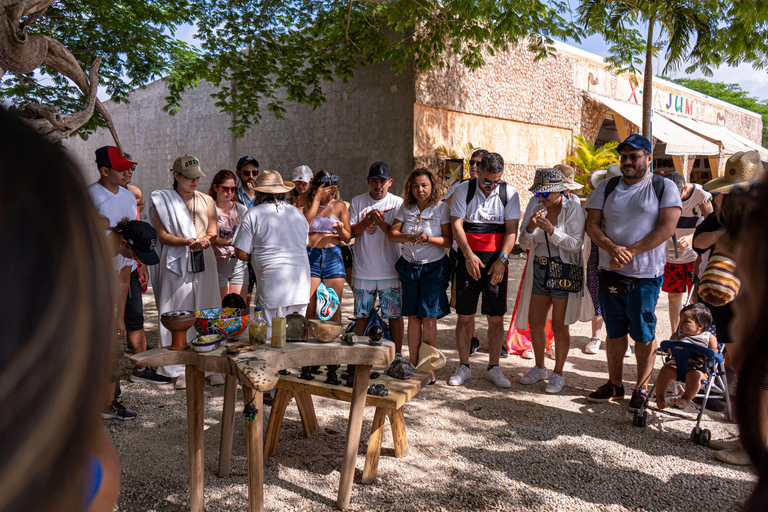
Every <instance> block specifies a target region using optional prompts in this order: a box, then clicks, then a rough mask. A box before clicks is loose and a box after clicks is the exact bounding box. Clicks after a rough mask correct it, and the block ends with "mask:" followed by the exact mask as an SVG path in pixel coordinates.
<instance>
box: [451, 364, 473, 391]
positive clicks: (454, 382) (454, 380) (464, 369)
mask: <svg viewBox="0 0 768 512" xmlns="http://www.w3.org/2000/svg"><path fill="white" fill-rule="evenodd" d="M470 377H472V369H471V368H469V367H468V366H464V365H463V364H460V365H459V367H458V368H457V369H456V373H454V374H453V375H451V376H450V378H449V379H448V385H449V386H461V385H462V384H464V381H466V380H467V379H469V378H470Z"/></svg>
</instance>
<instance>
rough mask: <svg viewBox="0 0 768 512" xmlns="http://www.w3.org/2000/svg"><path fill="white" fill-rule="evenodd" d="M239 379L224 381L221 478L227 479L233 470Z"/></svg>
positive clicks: (220, 459)
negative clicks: (233, 441)
mask: <svg viewBox="0 0 768 512" xmlns="http://www.w3.org/2000/svg"><path fill="white" fill-rule="evenodd" d="M236 396H237V377H235V376H234V375H227V376H226V380H225V381H224V412H223V413H222V414H221V442H220V444H219V477H221V478H226V477H228V476H229V471H230V469H232V433H233V430H234V424H235V398H236Z"/></svg>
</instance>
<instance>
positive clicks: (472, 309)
mask: <svg viewBox="0 0 768 512" xmlns="http://www.w3.org/2000/svg"><path fill="white" fill-rule="evenodd" d="M475 254H476V255H477V256H478V257H479V258H480V261H481V262H482V263H483V265H485V268H481V269H480V280H478V281H475V280H474V279H472V276H470V275H469V271H468V270H467V261H466V260H465V259H464V254H463V253H461V252H459V254H458V258H457V259H456V313H457V314H459V315H474V314H475V313H476V312H477V299H478V298H479V297H480V294H481V293H482V294H483V306H482V308H481V312H482V313H483V314H484V315H487V316H504V313H506V312H507V278H508V277H509V271H508V269H505V270H504V278H503V279H502V280H501V282H500V283H498V284H495V285H492V284H491V276H490V274H488V271H489V270H490V269H491V264H492V263H493V262H495V261H496V260H497V259H498V258H499V254H500V253H499V252H477V253H475Z"/></svg>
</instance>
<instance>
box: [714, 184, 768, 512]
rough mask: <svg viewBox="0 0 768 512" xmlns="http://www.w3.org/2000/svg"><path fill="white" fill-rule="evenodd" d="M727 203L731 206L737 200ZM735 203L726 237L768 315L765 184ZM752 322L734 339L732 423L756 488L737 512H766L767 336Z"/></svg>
mask: <svg viewBox="0 0 768 512" xmlns="http://www.w3.org/2000/svg"><path fill="white" fill-rule="evenodd" d="M730 195H731V194H729V196H730ZM737 195H738V194H737ZM725 199H727V200H728V202H732V201H733V200H734V199H735V197H734V198H728V197H726V198H725ZM739 199H740V200H741V201H740V207H742V208H741V210H740V212H739V215H740V217H741V218H740V219H739V222H738V228H737V229H734V224H735V222H734V213H735V212H725V213H726V214H727V215H725V217H726V218H730V219H731V222H729V223H727V227H728V231H729V233H728V235H729V236H731V235H733V236H734V237H735V239H732V240H730V241H731V242H735V244H736V245H738V246H740V251H741V252H742V253H743V254H749V255H750V256H749V257H748V258H740V260H739V265H742V267H741V268H739V273H740V274H741V275H742V276H745V277H746V276H748V278H749V279H750V282H751V283H760V285H759V286H762V290H761V293H756V294H754V296H750V297H749V299H748V300H749V301H752V302H753V303H754V304H755V306H757V308H754V309H755V310H756V311H768V285H767V284H766V283H768V222H766V221H765V219H766V218H768V182H766V181H765V180H763V181H761V182H760V184H759V185H757V186H756V187H754V188H753V189H752V190H750V191H749V193H748V194H746V195H742V196H741V197H739ZM724 204H725V202H724ZM731 206H734V205H731ZM728 241H729V240H726V244H727V243H728ZM750 309H753V308H750ZM752 320H753V321H754V324H753V325H751V326H749V327H746V328H745V329H743V332H744V335H743V338H742V339H740V340H737V341H738V343H739V344H740V345H741V347H740V349H739V350H740V352H741V354H742V357H741V360H742V363H741V368H740V369H739V381H738V385H737V389H736V420H737V423H738V425H739V433H740V436H741V445H742V446H743V447H744V449H745V450H746V451H747V454H748V455H749V458H750V459H751V460H752V464H753V465H754V469H755V472H756V473H757V485H756V486H755V489H754V491H753V492H752V495H751V496H750V497H749V499H748V500H747V502H746V503H745V504H744V506H743V507H742V508H741V510H743V511H758V510H759V511H763V510H768V452H767V451H766V445H765V439H763V437H762V434H761V425H760V422H761V414H760V409H761V408H762V407H764V406H765V404H763V403H762V402H763V398H764V395H765V389H766V377H768V331H766V329H765V326H764V325H763V324H762V322H761V321H760V320H761V319H752ZM756 397H757V399H756Z"/></svg>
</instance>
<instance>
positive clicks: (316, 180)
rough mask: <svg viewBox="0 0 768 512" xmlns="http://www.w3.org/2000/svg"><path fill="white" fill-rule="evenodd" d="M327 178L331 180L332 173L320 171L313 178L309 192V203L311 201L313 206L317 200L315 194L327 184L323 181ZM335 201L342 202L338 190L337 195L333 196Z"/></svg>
mask: <svg viewBox="0 0 768 512" xmlns="http://www.w3.org/2000/svg"><path fill="white" fill-rule="evenodd" d="M325 176H327V177H328V178H330V177H331V176H332V174H331V172H330V171H326V170H325V169H320V170H319V171H317V172H316V173H315V177H314V178H312V181H310V182H309V191H308V192H307V201H309V203H310V204H312V201H313V200H314V199H315V193H317V189H319V188H320V187H322V186H323V185H325V182H323V181H321V180H322V179H323V177H325ZM294 190H296V189H294ZM333 199H335V200H337V201H340V200H341V196H340V195H339V191H338V189H337V190H336V195H335V196H333Z"/></svg>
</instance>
